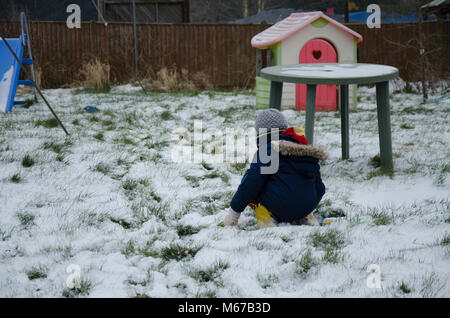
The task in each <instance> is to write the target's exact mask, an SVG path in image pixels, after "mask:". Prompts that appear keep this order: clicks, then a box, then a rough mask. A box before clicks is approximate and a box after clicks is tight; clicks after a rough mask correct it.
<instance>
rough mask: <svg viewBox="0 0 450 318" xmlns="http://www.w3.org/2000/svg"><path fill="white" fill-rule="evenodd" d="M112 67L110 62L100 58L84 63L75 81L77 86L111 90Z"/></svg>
mask: <svg viewBox="0 0 450 318" xmlns="http://www.w3.org/2000/svg"><path fill="white" fill-rule="evenodd" d="M110 70H111V67H110V66H109V64H104V63H102V62H100V60H99V59H98V58H96V59H94V60H91V61H89V62H87V63H84V64H83V66H82V67H81V69H80V71H79V73H78V77H79V81H77V82H75V85H76V86H83V87H85V88H88V89H92V90H95V91H103V92H104V91H109V90H110V88H111V78H110V76H111V75H110Z"/></svg>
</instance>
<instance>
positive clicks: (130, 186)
mask: <svg viewBox="0 0 450 318" xmlns="http://www.w3.org/2000/svg"><path fill="white" fill-rule="evenodd" d="M138 185H139V182H138V181H137V180H132V179H127V180H125V181H124V182H123V183H122V188H123V189H124V190H126V191H133V190H135V189H136V188H137V186H138Z"/></svg>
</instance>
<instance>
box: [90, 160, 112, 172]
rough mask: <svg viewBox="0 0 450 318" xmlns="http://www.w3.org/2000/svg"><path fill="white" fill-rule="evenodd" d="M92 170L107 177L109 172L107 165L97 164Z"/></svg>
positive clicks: (109, 168)
mask: <svg viewBox="0 0 450 318" xmlns="http://www.w3.org/2000/svg"><path fill="white" fill-rule="evenodd" d="M93 170H94V171H97V172H100V173H102V174H104V175H107V174H108V173H110V172H111V167H110V166H109V165H108V164H107V163H104V162H99V163H97V164H96V165H95V166H94V169H93Z"/></svg>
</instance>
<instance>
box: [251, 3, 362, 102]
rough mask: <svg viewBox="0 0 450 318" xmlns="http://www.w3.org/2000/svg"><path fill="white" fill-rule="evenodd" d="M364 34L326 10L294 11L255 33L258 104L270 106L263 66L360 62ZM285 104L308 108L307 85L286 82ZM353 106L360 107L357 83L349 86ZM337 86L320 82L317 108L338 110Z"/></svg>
mask: <svg viewBox="0 0 450 318" xmlns="http://www.w3.org/2000/svg"><path fill="white" fill-rule="evenodd" d="M361 42H362V36H361V35H359V34H358V33H356V32H355V31H353V30H351V29H350V28H348V27H346V26H345V25H343V24H341V23H339V22H337V21H335V20H333V19H331V18H330V17H328V16H327V15H325V14H324V13H322V12H320V11H317V12H303V13H293V14H291V15H290V16H289V17H287V18H286V19H284V20H282V21H280V22H278V23H277V24H274V25H273V26H271V27H270V28H268V29H266V30H264V31H263V32H261V33H259V34H257V35H255V36H254V37H253V38H252V41H251V45H252V46H253V47H255V48H257V49H258V50H257V67H256V69H257V72H256V105H257V106H258V108H267V107H269V94H270V82H269V81H268V80H265V79H263V78H261V77H260V76H259V75H260V71H261V69H262V68H264V67H267V66H274V65H287V64H299V63H300V64H302V63H338V62H339V63H356V62H357V46H358V45H359V44H361ZM283 85H284V86H283V96H282V101H281V105H282V106H283V107H293V106H295V107H296V108H297V109H305V107H306V85H304V84H291V83H284V84H283ZM349 95H350V96H349V106H350V107H355V106H356V86H355V85H353V86H351V87H350V89H349ZM338 100H339V98H338V92H337V89H336V85H318V86H317V95H316V110H336V109H337V106H338Z"/></svg>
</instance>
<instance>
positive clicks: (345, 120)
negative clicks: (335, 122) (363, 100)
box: [340, 85, 350, 159]
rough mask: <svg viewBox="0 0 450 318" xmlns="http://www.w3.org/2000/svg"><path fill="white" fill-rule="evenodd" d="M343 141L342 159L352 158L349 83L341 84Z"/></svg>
mask: <svg viewBox="0 0 450 318" xmlns="http://www.w3.org/2000/svg"><path fill="white" fill-rule="evenodd" d="M340 89H341V109H340V111H341V142H342V159H348V158H350V146H349V113H348V85H341V88H340Z"/></svg>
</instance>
